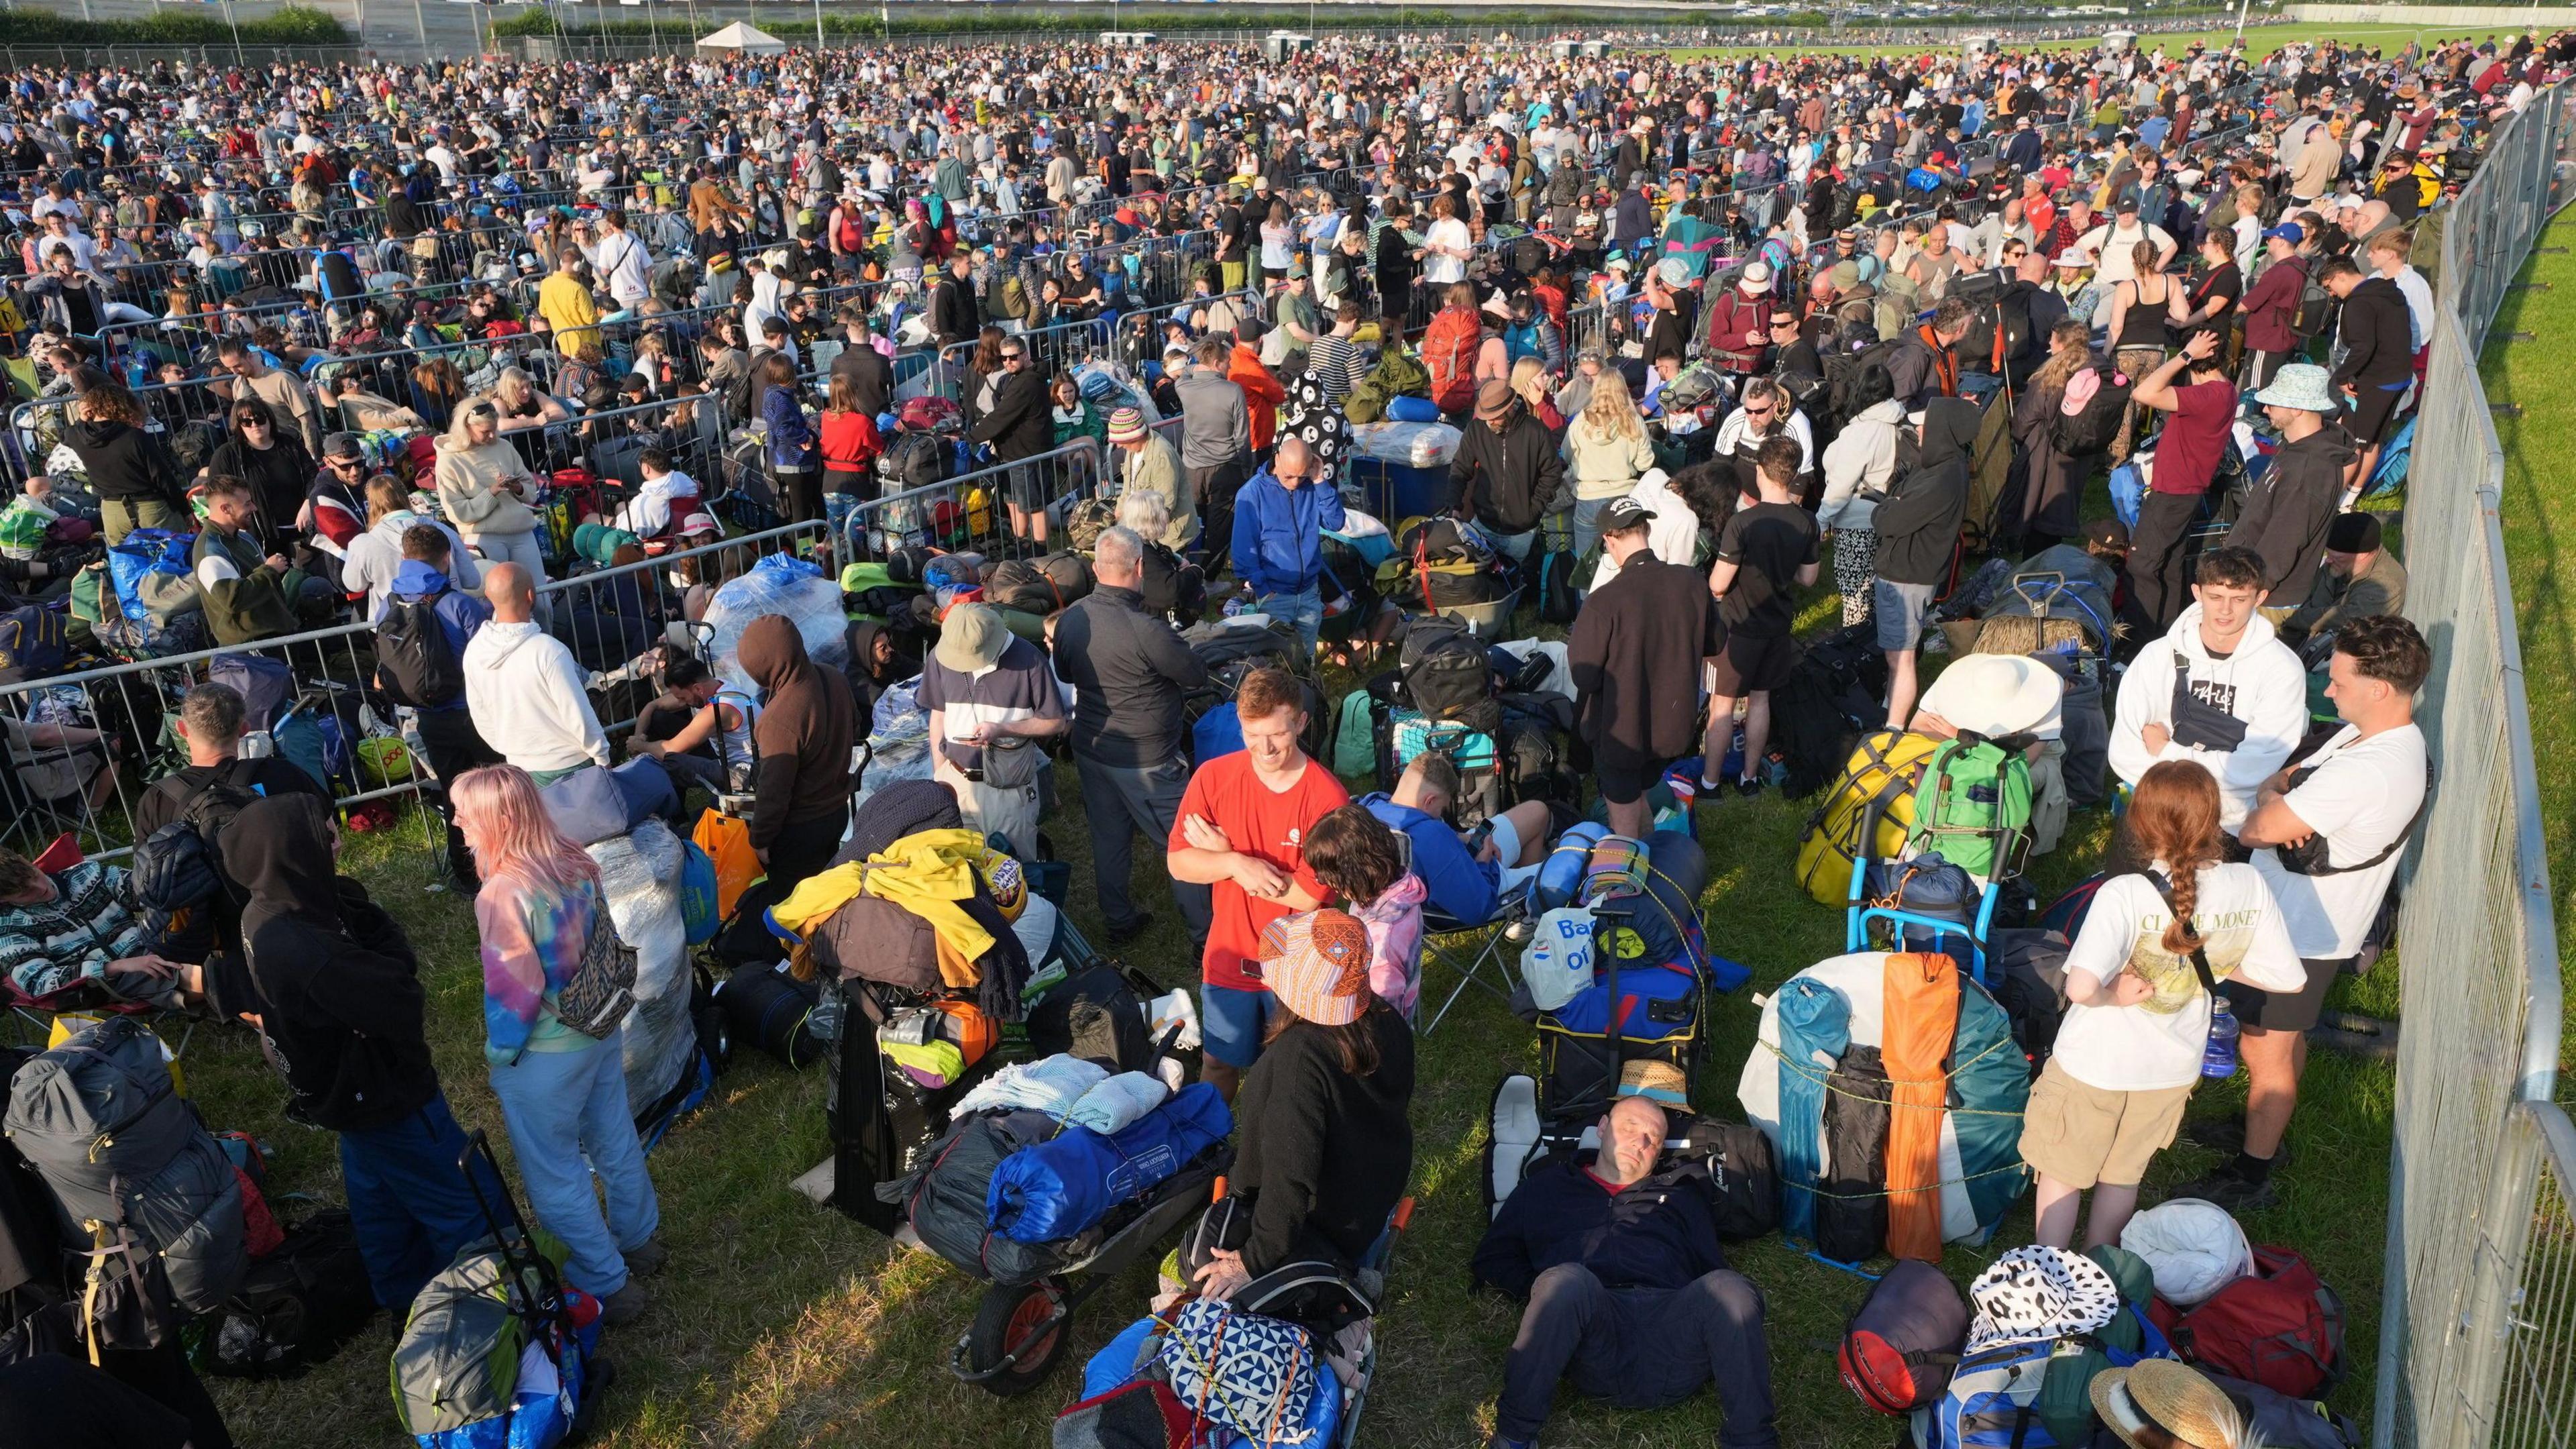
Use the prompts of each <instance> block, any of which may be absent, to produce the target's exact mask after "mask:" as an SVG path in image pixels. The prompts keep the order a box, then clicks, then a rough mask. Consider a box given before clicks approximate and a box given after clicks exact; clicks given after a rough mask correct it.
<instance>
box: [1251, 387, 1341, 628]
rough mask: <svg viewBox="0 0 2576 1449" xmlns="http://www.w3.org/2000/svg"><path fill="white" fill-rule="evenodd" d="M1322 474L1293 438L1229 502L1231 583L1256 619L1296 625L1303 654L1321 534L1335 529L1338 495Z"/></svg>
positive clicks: (1319, 614) (1316, 612)
mask: <svg viewBox="0 0 2576 1449" xmlns="http://www.w3.org/2000/svg"><path fill="white" fill-rule="evenodd" d="M1326 474H1327V470H1326V469H1325V468H1323V467H1322V466H1321V465H1320V463H1319V462H1318V461H1317V459H1316V457H1315V451H1314V449H1312V448H1310V447H1308V446H1307V445H1306V440H1305V439H1303V438H1300V437H1297V436H1295V435H1293V434H1292V435H1290V436H1289V437H1286V438H1283V439H1281V440H1280V443H1279V451H1278V453H1277V455H1276V456H1274V457H1273V458H1272V459H1271V460H1270V466H1269V467H1267V468H1264V469H1262V470H1261V471H1260V472H1258V473H1255V474H1253V475H1252V481H1251V482H1249V483H1246V484H1244V485H1243V491H1241V492H1240V493H1237V494H1236V495H1235V496H1234V574H1235V577H1236V578H1239V579H1241V580H1243V586H1244V588H1245V589H1246V590H1248V591H1249V592H1250V593H1251V595H1252V597H1253V599H1254V600H1255V601H1256V602H1257V603H1258V605H1259V606H1260V609H1261V612H1262V613H1264V614H1267V615H1268V616H1270V617H1271V618H1273V619H1285V620H1288V621H1289V622H1291V623H1293V624H1295V625H1296V626H1297V637H1298V638H1299V639H1301V640H1303V641H1304V643H1305V648H1306V652H1307V653H1308V654H1313V653H1314V652H1315V633H1316V631H1317V630H1318V629H1319V628H1321V627H1322V626H1323V622H1324V594H1323V583H1322V581H1323V577H1324V531H1325V530H1326V529H1339V528H1340V527H1341V526H1342V490H1341V489H1340V488H1338V487H1336V486H1335V484H1334V480H1333V479H1332V478H1331V477H1329V476H1326Z"/></svg>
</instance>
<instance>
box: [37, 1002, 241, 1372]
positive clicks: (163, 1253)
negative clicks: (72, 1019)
mask: <svg viewBox="0 0 2576 1449" xmlns="http://www.w3.org/2000/svg"><path fill="white" fill-rule="evenodd" d="M7 1130H8V1135H9V1140H10V1141H11V1143H13V1144H14V1145H15V1146H16V1147H17V1149H18V1151H19V1152H20V1153H21V1154H22V1155H24V1156H25V1157H26V1159H27V1161H28V1162H29V1163H30V1164H31V1165H33V1166H34V1167H35V1169H36V1170H37V1171H38V1172H39V1173H41V1174H42V1175H43V1176H44V1179H45V1185H46V1186H48V1187H50V1188H52V1189H53V1193H54V1201H55V1205H56V1208H57V1210H58V1211H59V1213H60V1215H61V1223H62V1228H63V1234H64V1243H65V1246H66V1247H67V1248H68V1249H69V1250H70V1251H72V1252H74V1253H78V1254H80V1255H81V1256H83V1257H85V1258H86V1259H87V1260H88V1266H87V1270H86V1271H87V1276H88V1279H89V1290H88V1292H87V1293H86V1294H85V1295H84V1309H85V1316H86V1318H87V1320H88V1323H89V1325H90V1336H91V1337H92V1341H93V1342H95V1343H97V1344H99V1345H100V1346H103V1347H111V1348H135V1349H142V1348H156V1347H160V1346H162V1345H164V1344H168V1343H171V1342H173V1341H174V1340H175V1338H176V1336H177V1334H178V1331H179V1327H180V1324H181V1323H182V1322H183V1321H184V1320H185V1319H187V1318H191V1317H194V1316H196V1315H198V1314H201V1313H208V1312H212V1311H213V1310H214V1309H215V1308H216V1307H218V1306H219V1305H221V1304H222V1303H223V1301H224V1300H225V1299H227V1298H230V1297H231V1296H232V1295H233V1293H234V1292H235V1291H236V1290H237V1289H239V1288H240V1286H241V1282H242V1274H243V1272H244V1270H245V1269H246V1268H247V1267H248V1266H249V1256H248V1253H247V1251H246V1250H245V1248H244V1233H245V1224H244V1220H243V1216H242V1189H241V1179H240V1177H238V1176H237V1175H236V1174H235V1173H234V1171H233V1165H232V1160H231V1159H230V1158H229V1157H227V1156H226V1155H225V1154H224V1149H223V1148H222V1147H221V1146H219V1145H218V1144H217V1143H216V1141H215V1139H214V1138H213V1137H212V1136H211V1135H209V1134H208V1133H207V1131H206V1129H205V1126H204V1124H203V1123H201V1122H199V1121H198V1120H197V1114H196V1110H195V1109H194V1108H192V1107H190V1106H189V1105H188V1103H187V1101H186V1099H184V1098H182V1097H181V1096H180V1095H179V1092H178V1088H177V1086H176V1085H175V1084H174V1083H173V1082H172V1081H171V1079H170V1068H169V1064H168V1061H167V1059H166V1058H165V1056H164V1055H163V1049H162V1046H161V1040H160V1038H158V1037H156V1036H154V1035H153V1034H152V1032H151V1031H150V1029H149V1028H147V1027H145V1026H144V1025H143V1024H142V1023H141V1022H139V1021H137V1020H136V1019H135V1018H133V1017H130V1016H113V1017H109V1018H107V1019H106V1020H104V1021H101V1022H98V1023H95V1024H93V1025H91V1026H88V1027H85V1028H83V1029H82V1030H81V1031H79V1032H77V1033H75V1034H74V1035H72V1036H71V1037H70V1039H68V1040H66V1041H65V1042H64V1043H63V1044H62V1045H60V1046H58V1047H55V1048H53V1049H52V1050H50V1051H46V1052H43V1053H40V1054H39V1055H37V1056H35V1057H34V1058H32V1059H30V1060H29V1061H28V1062H27V1063H26V1064H25V1065H23V1066H21V1067H19V1068H18V1071H17V1073H16V1075H15V1076H14V1077H13V1078H12V1079H11V1082H10V1092H9V1110H8V1117H7Z"/></svg>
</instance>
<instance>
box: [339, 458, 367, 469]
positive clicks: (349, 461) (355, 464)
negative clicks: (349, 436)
mask: <svg viewBox="0 0 2576 1449" xmlns="http://www.w3.org/2000/svg"><path fill="white" fill-rule="evenodd" d="M330 462H331V467H332V469H333V470H334V471H337V470H339V469H342V468H349V469H357V468H363V467H365V466H366V464H364V463H363V462H360V461H359V460H358V459H356V458H333V459H331V460H330Z"/></svg>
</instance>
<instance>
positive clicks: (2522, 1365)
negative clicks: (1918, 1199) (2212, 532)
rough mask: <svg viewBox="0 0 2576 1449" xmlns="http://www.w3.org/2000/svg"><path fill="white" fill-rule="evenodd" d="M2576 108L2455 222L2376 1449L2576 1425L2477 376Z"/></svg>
mask: <svg viewBox="0 0 2576 1449" xmlns="http://www.w3.org/2000/svg"><path fill="white" fill-rule="evenodd" d="M2566 112H2567V96H2566V94H2565V91H2564V88H2559V89H2553V90H2551V91H2549V92H2545V93H2544V94H2542V95H2541V96H2540V97H2538V98H2537V99H2536V101H2535V103H2534V104H2533V105H2532V106H2531V108H2530V109H2529V110H2528V111H2527V112H2526V113H2525V114H2524V115H2522V116H2521V117H2519V118H2517V119H2515V120H2514V121H2512V122H2510V123H2509V124H2507V125H2506V126H2504V127H2503V128H2501V129H2500V131H2499V132H2498V134H2497V135H2496V137H2495V139H2494V140H2493V141H2492V142H2491V143H2490V145H2489V147H2488V150H2487V153H2486V156H2485V158H2484V160H2483V162H2482V164H2481V166H2480V167H2479V171H2478V174H2477V176H2476V177H2475V178H2474V179H2473V180H2472V182H2471V183H2470V184H2469V185H2468V186H2467V187H2466V188H2465V189H2464V190H2463V192H2462V194H2461V195H2460V197H2459V198H2458V200H2457V201H2456V202H2455V203H2454V205H2453V206H2452V207H2451V208H2450V209H2449V211H2448V212H2447V213H2446V214H2445V224H2444V226H2443V228H2442V248H2443V256H2442V262H2441V270H2440V274H2439V284H2438V286H2439V290H2438V292H2437V296H2436V308H2435V322H2434V329H2433V342H2432V355H2431V361H2430V365H2429V367H2428V370H2427V373H2426V386H2425V389H2424V399H2423V402H2422V405H2421V407H2420V409H2419V413H2418V418H2417V422H2416V437H2415V449H2416V453H2415V458H2416V463H2415V471H2414V472H2413V473H2412V474H2411V475H2410V476H2411V477H2412V478H2413V479H2415V480H2416V482H2415V486H2413V487H2411V488H2410V489H2409V490H2408V496H2407V508H2406V515H2405V551H2406V561H2407V567H2408V571H2409V582H2408V591H2407V613H2408V615H2409V616H2410V617H2412V618H2413V619H2414V620H2415V622H2416V624H2417V625H2418V627H2420V628H2421V629H2422V630H2423V631H2424V634H2425V637H2426V639H2427V640H2428V641H2429V642H2430V643H2431V645H2432V648H2433V662H2434V670H2433V677H2432V679H2431V680H2430V681H2428V683H2427V685H2426V689H2425V694H2424V707H2423V711H2422V714H2421V716H2420V718H2421V720H2422V723H2423V725H2424V729H2425V734H2426V738H2427V740H2428V741H2429V743H2430V746H2431V749H2432V753H2433V768H2434V774H2435V780H2436V782H2437V783H2436V788H2435V791H2434V795H2433V800H2432V804H2431V807H2430V808H2429V809H2428V811H2427V812H2426V816H2425V824H2424V829H2423V832H2422V835H2421V838H2420V840H2419V841H2418V843H2417V845H2416V847H2415V849H2414V853H2413V855H2412V857H2411V858H2410V861H2409V868H2408V871H2407V873H2406V876H2405V897H2404V901H2405V904H2404V906H2403V909H2402V912H2401V915H2400V919H2399V932H2398V934H2399V940H2400V943H2401V950H2402V951H2403V954H2404V956H2405V958H2406V970H2405V974H2404V976H2403V978H2402V981H2401V989H2402V995H2403V1006H2402V1011H2403V1015H2404V1020H2405V1031H2404V1032H2403V1034H2402V1036H2401V1038H2400V1044H2399V1052H2398V1063H2397V1094H2396V1122H2395V1133H2394V1144H2393V1147H2392V1151H2391V1156H2390V1176H2391V1180H2390V1185H2389V1223H2388V1274H2387V1287H2386V1299H2385V1301H2384V1303H2383V1305H2382V1320H2381V1337H2380V1373H2379V1396H2378V1403H2377V1405H2376V1411H2377V1414H2376V1422H2375V1424H2374V1434H2373V1441H2374V1442H2375V1443H2376V1444H2378V1445H2381V1446H2412V1445H2422V1446H2443V1449H2451V1446H2457V1449H2476V1446H2486V1445H2491V1444H2505V1443H2532V1444H2544V1443H2545V1444H2564V1443H2567V1442H2569V1439H2568V1435H2567V1433H2566V1432H2565V1428H2566V1426H2567V1425H2568V1424H2569V1423H2570V1422H2571V1421H2576V1379H2571V1375H2570V1373H2569V1370H2568V1358H2569V1355H2570V1353H2571V1348H2576V1344H2572V1343H2571V1338H2570V1333H2569V1329H2570V1322H2571V1319H2576V1284H2571V1282H2570V1275H2569V1272H2568V1265H2569V1259H2570V1250H2569V1247H2568V1243H2567V1238H2568V1231H2569V1225H2568V1221H2567V1202H2568V1199H2567V1197H2566V1178H2565V1172H2566V1163H2567V1162H2568V1160H2569V1159H2570V1157H2571V1154H2570V1153H2569V1152H2568V1150H2567V1148H2566V1146H2565V1145H2564V1143H2563V1141H2561V1142H2552V1143H2544V1141H2543V1137H2544V1135H2546V1134H2545V1133H2544V1132H2543V1130H2542V1129H2541V1127H2540V1126H2539V1125H2537V1123H2538V1120H2539V1119H2538V1118H2537V1117H2536V1116H2535V1109H2534V1107H2533V1104H2534V1103H2543V1104H2545V1103H2546V1102H2547V1100H2548V1098H2549V1097H2550V1095H2551V1093H2552V1092H2553V1090H2554V1089H2555V1087H2556V1081H2557V1062H2558V1051H2559V1027H2560V1010H2561V1007H2560V998H2559V976H2558V943H2557V932H2556V926H2555V921H2554V917H2553V915H2552V903H2551V898H2550V889H2549V866H2548V856H2547V851H2546V843H2545V841H2544V839H2543V837H2542V834H2541V821H2540V793H2539V785H2538V780H2537V777H2536V774H2535V771H2534V769H2533V763H2532V745H2531V731H2530V716H2529V710H2528V705H2527V702H2526V699H2525V696H2524V681H2523V669H2522V655H2521V650H2520V646H2519V643H2518V641H2517V638H2516V635H2515V627H2514V608H2513V585H2512V580H2511V579H2510V577H2509V576H2508V574H2507V571H2506V565H2505V555H2504V536H2503V530H2502V526H2501V519H2500V509H2501V506H2502V500H2503V486H2504V453H2503V448H2502V446H2501V444H2500V443H2499V441H2498V440H2497V436H2496V431H2495V425H2494V421H2493V419H2492V417H2491V416H2490V414H2489V410H2488V405H2487V397H2486V391H2485V388H2484V387H2483V386H2482V384H2481V383H2480V380H2479V377H2478V354H2479V351H2480V348H2481V346H2482V345H2483V342H2484V340H2485V337H2486V335H2487V328H2488V326H2489V324H2490V322H2491V321H2492V320H2493V317H2494V315H2495V310H2496V306H2497V304H2498V302H2499V301H2500V300H2501V299H2502V298H2503V296H2504V293H2505V289H2506V287H2507V285H2508V284H2509V282H2510V280H2511V278H2512V276H2513V274H2514V272H2515V271H2516V270H2518V269H2519V268H2520V266H2521V265H2522V261H2523V258H2524V257H2525V256H2527V255H2528V254H2529V252H2530V249H2531V246H2532V244H2533V242H2534V241H2535V240H2536V239H2537V238H2538V236H2539V234H2540V231H2541V228H2542V227H2543V226H2544V225H2546V223H2547V221H2548V219H2549V217H2550V216H2551V214H2552V213H2553V212H2554V211H2555V209H2556V206H2557V203H2558V201H2559V199H2560V194H2561V181H2560V178H2561V175H2562V174H2563V169H2564V168H2563V166H2562V164H2561V158H2562V152H2563V150H2564V148H2565V147H2566V145H2567V144H2568V142H2567V137H2566V135H2565V131H2566V124H2565V123H2566V121H2567V119H2568V117H2567V114H2566ZM2550 1111H2551V1112H2554V1111H2555V1109H2554V1108H2553V1109H2550ZM2556 1121H2557V1127H2558V1129H2559V1136H2560V1137H2561V1138H2563V1137H2564V1136H2565V1133H2564V1130H2563V1129H2564V1127H2565V1121H2564V1118H2563V1116H2561V1117H2558V1118H2557V1119H2556ZM2544 1149H2547V1150H2544ZM2553 1154H2554V1156H2555V1158H2556V1159H2557V1161H2556V1165H2555V1166H2554V1167H2549V1168H2548V1170H2547V1173H2546V1180H2544V1166H2545V1164H2547V1163H2548V1161H2549V1159H2550V1158H2551V1156H2552V1155H2553ZM2516 1436H2523V1437H2516Z"/></svg>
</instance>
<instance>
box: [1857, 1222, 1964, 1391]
mask: <svg viewBox="0 0 2576 1449" xmlns="http://www.w3.org/2000/svg"><path fill="white" fill-rule="evenodd" d="M1967 1346H1968V1300H1967V1297H1966V1295H1964V1294H1962V1293H1960V1291H1959V1285H1957V1284H1956V1283H1953V1282H1951V1281H1950V1279H1949V1277H1948V1276H1947V1275H1946V1274H1944V1273H1943V1272H1942V1271H1941V1270H1940V1268H1939V1267H1937V1266H1936V1265H1934V1264H1931V1263H1926V1262H1924V1261H1922V1260H1921V1259H1919V1258H1899V1259H1897V1260H1896V1262H1895V1264H1894V1265H1893V1266H1891V1267H1890V1268H1889V1269H1888V1270H1887V1274H1886V1276H1884V1277H1882V1278H1880V1279H1879V1280H1878V1281H1877V1282H1876V1283H1874V1284H1872V1285H1871V1286H1870V1289H1869V1292H1868V1293H1867V1294H1865V1295H1863V1296H1862V1298H1861V1301H1860V1307H1858V1308H1857V1309H1854V1310H1853V1311H1852V1316H1851V1318H1850V1319H1849V1320H1848V1321H1846V1322H1845V1323H1844V1324H1843V1341H1842V1346H1841V1347H1840V1348H1839V1349H1837V1350H1836V1351H1835V1354H1834V1362H1835V1365H1836V1367H1838V1368H1839V1369H1841V1371H1842V1378H1843V1387H1845V1388H1847V1389H1850V1390H1851V1391H1852V1392H1853V1393H1855V1394H1857V1395H1859V1396H1860V1401H1861V1402H1862V1403H1864V1404H1867V1405H1868V1406H1869V1407H1871V1408H1873V1409H1876V1410H1877V1411H1878V1412H1880V1413H1882V1414H1910V1413H1912V1412H1913V1411H1915V1410H1916V1409H1920V1408H1923V1407H1925V1406H1927V1405H1929V1404H1930V1403H1931V1402H1932V1401H1933V1400H1935V1399H1937V1398H1939V1397H1940V1396H1941V1391H1942V1389H1944V1388H1946V1387H1947V1386H1948V1385H1949V1382H1950V1370H1951V1369H1952V1368H1953V1367H1955V1366H1956V1365H1957V1364H1958V1362H1959V1355H1960V1353H1961V1352H1962V1351H1963V1350H1964V1349H1966V1348H1967Z"/></svg>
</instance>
